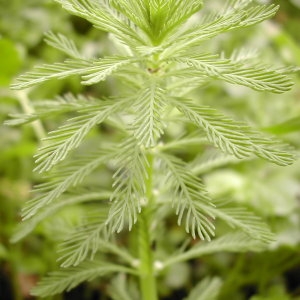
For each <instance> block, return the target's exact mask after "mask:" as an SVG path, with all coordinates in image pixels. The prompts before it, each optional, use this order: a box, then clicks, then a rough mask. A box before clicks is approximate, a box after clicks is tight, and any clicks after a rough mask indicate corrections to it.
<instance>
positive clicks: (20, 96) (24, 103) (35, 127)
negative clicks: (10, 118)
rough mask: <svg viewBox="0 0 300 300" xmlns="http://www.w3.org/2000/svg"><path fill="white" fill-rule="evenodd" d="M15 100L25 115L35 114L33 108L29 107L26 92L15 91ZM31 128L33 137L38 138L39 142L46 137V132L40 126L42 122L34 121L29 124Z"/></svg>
mask: <svg viewBox="0 0 300 300" xmlns="http://www.w3.org/2000/svg"><path fill="white" fill-rule="evenodd" d="M15 93H16V95H17V98H18V100H19V102H20V104H21V106H22V108H23V111H24V112H25V113H26V114H33V113H35V111H34V109H33V107H32V106H31V105H30V100H29V98H28V96H27V93H26V91H16V92H15ZM31 126H32V128H33V130H34V133H35V135H36V136H37V137H38V139H39V140H41V139H42V138H44V137H45V136H46V131H45V129H44V127H43V125H42V122H41V121H39V120H36V121H34V122H32V123H31Z"/></svg>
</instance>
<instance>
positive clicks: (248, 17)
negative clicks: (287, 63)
mask: <svg viewBox="0 0 300 300" xmlns="http://www.w3.org/2000/svg"><path fill="white" fill-rule="evenodd" d="M251 2H252V1H251ZM278 8H279V6H278V5H256V6H249V7H248V8H245V7H244V5H240V7H239V5H237V6H236V7H235V9H233V10H231V11H230V12H229V13H227V14H226V13H225V14H221V15H218V16H217V17H216V19H214V20H212V21H211V22H208V23H204V24H200V25H198V26H190V27H188V28H187V29H186V30H181V31H179V30H178V31H177V32H176V34H174V35H172V36H170V37H169V39H167V40H166V41H165V42H164V47H165V49H166V50H165V51H164V52H163V57H164V58H167V57H170V56H171V55H172V54H174V53H181V52H183V53H185V52H187V53H188V52H189V50H190V49H191V48H192V47H195V46H197V45H199V44H200V43H201V42H203V41H205V40H208V39H210V38H212V37H214V36H216V35H218V34H220V33H223V32H227V31H230V30H232V29H236V28H242V27H248V26H251V25H255V24H257V23H260V22H262V21H264V20H266V19H269V18H271V17H272V16H273V15H275V13H276V12H277V10H278Z"/></svg>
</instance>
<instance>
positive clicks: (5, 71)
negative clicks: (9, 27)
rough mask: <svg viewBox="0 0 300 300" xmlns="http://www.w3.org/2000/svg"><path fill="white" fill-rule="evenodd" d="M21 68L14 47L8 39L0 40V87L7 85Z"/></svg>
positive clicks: (19, 59)
mask: <svg viewBox="0 0 300 300" xmlns="http://www.w3.org/2000/svg"><path fill="white" fill-rule="evenodd" d="M20 67H21V58H20V56H19V53H18V51H17V49H16V47H15V45H14V44H13V43H12V42H11V41H10V40H8V39H4V38H2V39H1V38H0V68H1V71H0V86H7V85H9V83H10V81H11V79H12V77H13V76H15V75H16V74H17V72H18V71H19V69H20Z"/></svg>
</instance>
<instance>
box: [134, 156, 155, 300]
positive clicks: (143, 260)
mask: <svg viewBox="0 0 300 300" xmlns="http://www.w3.org/2000/svg"><path fill="white" fill-rule="evenodd" d="M148 162H149V166H148V167H147V173H148V178H147V180H146V196H147V200H148V202H147V205H146V206H145V207H144V208H143V210H142V212H141V213H140V215H139V220H138V226H139V229H138V239H139V240H138V247H139V258H140V288H141V294H142V299H143V300H157V299H158V297H157V289H156V278H155V274H154V261H153V253H152V248H151V235H150V226H151V215H152V204H153V194H152V181H153V156H152V155H150V154H149V155H148Z"/></svg>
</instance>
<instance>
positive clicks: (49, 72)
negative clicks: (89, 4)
mask: <svg viewBox="0 0 300 300" xmlns="http://www.w3.org/2000/svg"><path fill="white" fill-rule="evenodd" d="M136 60H137V59H133V58H131V57H120V56H111V57H107V58H101V59H93V60H84V59H67V60H65V61H64V62H62V63H54V64H44V65H41V66H36V67H35V71H31V72H28V73H25V74H23V75H21V76H19V77H18V78H17V80H16V82H15V83H13V84H12V85H11V88H12V89H15V90H20V89H24V88H28V87H31V86H34V85H37V84H40V83H43V82H45V81H48V80H50V79H63V78H66V77H69V76H72V75H80V76H81V77H82V81H81V83H82V84H85V85H91V84H95V83H97V82H99V81H103V80H105V79H106V77H107V76H109V75H111V74H112V73H113V72H115V71H117V70H118V69H119V68H120V67H122V66H125V65H126V64H129V63H131V62H133V61H136Z"/></svg>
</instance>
